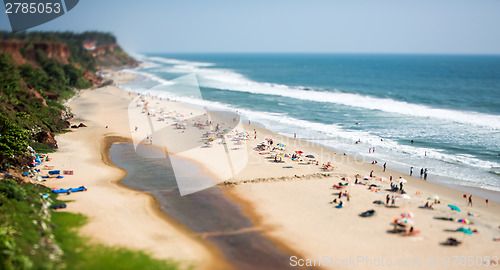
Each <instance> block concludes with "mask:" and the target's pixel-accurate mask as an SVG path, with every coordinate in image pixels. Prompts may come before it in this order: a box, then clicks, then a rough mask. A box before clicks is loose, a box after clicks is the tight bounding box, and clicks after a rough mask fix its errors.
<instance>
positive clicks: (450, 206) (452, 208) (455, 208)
mask: <svg viewBox="0 0 500 270" xmlns="http://www.w3.org/2000/svg"><path fill="white" fill-rule="evenodd" d="M448 207H449V208H451V210H454V211H457V212H461V211H462V210H460V208H458V207H457V206H455V205H453V204H448Z"/></svg>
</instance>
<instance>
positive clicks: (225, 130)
mask: <svg viewBox="0 0 500 270" xmlns="http://www.w3.org/2000/svg"><path fill="white" fill-rule="evenodd" d="M222 131H224V132H229V131H230V130H229V129H227V128H226V129H224V130H222Z"/></svg>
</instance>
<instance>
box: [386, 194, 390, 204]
mask: <svg viewBox="0 0 500 270" xmlns="http://www.w3.org/2000/svg"><path fill="white" fill-rule="evenodd" d="M390 200H391V197H389V194H387V196H385V204H386V205H389V201H390Z"/></svg>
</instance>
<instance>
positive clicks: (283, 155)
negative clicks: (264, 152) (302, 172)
mask: <svg viewBox="0 0 500 270" xmlns="http://www.w3.org/2000/svg"><path fill="white" fill-rule="evenodd" d="M281 156H282V157H289V156H290V155H288V154H281Z"/></svg>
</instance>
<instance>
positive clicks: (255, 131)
mask: <svg viewBox="0 0 500 270" xmlns="http://www.w3.org/2000/svg"><path fill="white" fill-rule="evenodd" d="M253 132H254V133H255V137H253V138H254V139H257V130H255V129H254V130H253Z"/></svg>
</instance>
